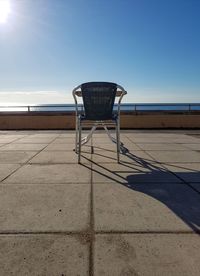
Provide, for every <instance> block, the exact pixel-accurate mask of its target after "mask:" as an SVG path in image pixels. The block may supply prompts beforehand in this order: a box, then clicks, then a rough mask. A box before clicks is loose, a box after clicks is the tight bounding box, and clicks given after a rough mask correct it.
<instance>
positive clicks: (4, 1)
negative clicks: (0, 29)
mask: <svg viewBox="0 0 200 276" xmlns="http://www.w3.org/2000/svg"><path fill="white" fill-rule="evenodd" d="M9 13H10V0H0V23H6V21H7V18H8V15H9Z"/></svg>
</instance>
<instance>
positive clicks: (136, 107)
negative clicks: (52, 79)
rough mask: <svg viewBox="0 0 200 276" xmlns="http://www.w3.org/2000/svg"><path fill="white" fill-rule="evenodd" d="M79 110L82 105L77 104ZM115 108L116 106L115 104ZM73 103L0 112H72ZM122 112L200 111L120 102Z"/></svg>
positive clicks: (9, 107)
mask: <svg viewBox="0 0 200 276" xmlns="http://www.w3.org/2000/svg"><path fill="white" fill-rule="evenodd" d="M79 108H80V110H81V109H83V106H82V105H81V104H80V105H79ZM115 108H116V106H115ZM74 111H75V105H74V104H66V105H65V104H55V105H53V104H44V105H13V106H12V105H2V106H0V113H12V112H14V113H16V112H25V113H32V112H74ZM121 111H124V112H135V113H137V112H195V111H199V112H200V103H151V104H144V103H137V104H134V103H124V104H121Z"/></svg>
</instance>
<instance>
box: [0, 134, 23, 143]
mask: <svg viewBox="0 0 200 276" xmlns="http://www.w3.org/2000/svg"><path fill="white" fill-rule="evenodd" d="M20 138H22V137H19V138H18V137H12V136H6V135H5V137H0V144H8V143H11V142H14V141H18V140H19V139H20Z"/></svg>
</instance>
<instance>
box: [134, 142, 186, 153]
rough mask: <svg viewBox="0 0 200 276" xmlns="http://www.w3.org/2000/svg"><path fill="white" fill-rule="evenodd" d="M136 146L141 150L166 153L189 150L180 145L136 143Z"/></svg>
mask: <svg viewBox="0 0 200 276" xmlns="http://www.w3.org/2000/svg"><path fill="white" fill-rule="evenodd" d="M137 146H138V147H139V148H140V149H142V150H147V151H149V150H159V151H160V150H161V151H163V150H167V151H172V150H173V151H179V150H189V148H187V147H184V146H183V145H180V144H159V143H157V144H154V143H150V144H148V143H146V144H140V143H138V144H137Z"/></svg>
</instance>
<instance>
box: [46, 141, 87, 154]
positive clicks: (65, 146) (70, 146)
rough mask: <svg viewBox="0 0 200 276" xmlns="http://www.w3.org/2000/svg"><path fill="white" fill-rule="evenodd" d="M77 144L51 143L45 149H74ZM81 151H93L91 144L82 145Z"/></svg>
mask: <svg viewBox="0 0 200 276" xmlns="http://www.w3.org/2000/svg"><path fill="white" fill-rule="evenodd" d="M74 148H75V144H74V143H73V144H57V143H55V144H54V143H51V144H49V145H48V146H47V147H46V148H45V149H44V151H73V149H74ZM73 152H74V151H73ZM81 152H83V153H84V152H87V153H91V146H90V145H89V144H87V145H84V146H82V148H81Z"/></svg>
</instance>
